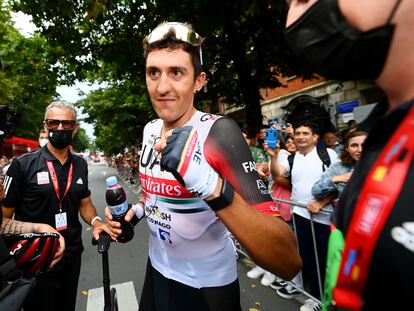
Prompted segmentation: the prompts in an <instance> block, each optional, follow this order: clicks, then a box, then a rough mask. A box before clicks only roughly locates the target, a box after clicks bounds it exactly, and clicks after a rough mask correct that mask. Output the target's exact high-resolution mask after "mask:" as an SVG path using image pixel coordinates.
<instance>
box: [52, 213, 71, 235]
mask: <svg viewBox="0 0 414 311" xmlns="http://www.w3.org/2000/svg"><path fill="white" fill-rule="evenodd" d="M55 223H56V230H57V231H62V230H66V229H67V228H68V220H67V217H66V212H63V213H58V214H56V215H55Z"/></svg>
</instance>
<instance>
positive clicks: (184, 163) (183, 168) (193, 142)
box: [177, 128, 198, 176]
mask: <svg viewBox="0 0 414 311" xmlns="http://www.w3.org/2000/svg"><path fill="white" fill-rule="evenodd" d="M197 141H198V134H197V131H196V130H195V129H194V128H193V129H192V130H191V133H190V137H189V138H188V139H187V142H186V144H185V146H184V149H185V153H183V156H182V157H181V159H180V163H179V164H178V168H177V171H178V172H179V173H180V175H181V176H184V175H185V173H186V172H187V169H188V167H189V166H190V162H191V159H192V157H193V153H194V150H195V148H196V146H197Z"/></svg>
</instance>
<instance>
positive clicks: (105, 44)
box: [14, 0, 306, 141]
mask: <svg viewBox="0 0 414 311" xmlns="http://www.w3.org/2000/svg"><path fill="white" fill-rule="evenodd" d="M14 4H15V6H14V8H15V9H16V10H17V9H19V10H22V11H23V12H25V13H28V14H31V15H32V16H33V21H34V23H35V24H36V25H37V26H38V27H39V28H40V33H41V34H42V35H43V36H44V37H45V38H46V40H47V42H48V43H49V44H51V45H52V46H53V47H54V48H55V49H54V52H55V54H54V58H55V59H59V61H60V64H61V67H60V68H59V70H60V72H61V73H62V74H64V76H65V79H66V80H67V81H68V82H69V83H70V82H71V81H73V79H79V80H82V79H91V80H98V81H108V82H109V85H111V87H112V88H118V87H119V88H121V89H122V87H123V85H125V84H126V83H131V84H132V85H136V86H137V85H139V86H140V87H139V88H137V89H139V90H142V89H143V88H144V87H143V86H145V81H144V77H145V74H144V63H143V57H142V55H141V53H142V39H143V38H144V36H145V35H147V34H148V33H149V31H150V29H153V28H154V27H155V26H156V25H157V24H158V23H159V22H161V21H164V20H178V21H187V22H190V23H192V24H194V25H195V26H196V29H197V31H198V32H199V33H200V34H202V35H203V36H206V37H207V40H206V43H205V44H204V50H203V55H204V60H205V69H206V71H207V74H208V84H207V87H206V88H205V92H201V93H200V94H199V100H200V101H206V102H210V103H214V102H217V101H218V100H223V101H224V102H226V103H227V104H228V105H235V106H240V105H245V107H246V108H245V109H246V112H247V115H248V116H249V118H248V119H247V121H248V123H249V126H250V127H251V128H252V129H257V127H258V126H259V125H260V124H261V123H262V116H261V109H260V95H259V94H260V93H259V90H260V89H261V88H275V87H279V86H281V83H280V81H279V80H278V76H281V75H290V74H292V73H302V72H306V68H305V69H304V68H302V67H301V66H300V64H299V63H298V62H296V59H294V58H293V56H292V55H291V53H290V51H289V50H288V49H287V47H286V46H285V43H284V40H283V33H282V31H283V28H284V22H285V17H286V3H285V1H280V0H263V1H257V0H239V1H237V2H234V1H218V0H191V1H190V0H168V1H161V0H159V1H156V0H150V1H148V0H146V1H145V0H141V1H131V0H119V1H112V2H111V1H108V0H106V1H103V0H86V1H80V0H77V1H68V0H67V1H55V0H42V1H41V0H20V1H19V0H15V1H14ZM171 8H174V10H172V9H171ZM298 64H299V65H298ZM130 90H131V88H130ZM130 96H135V95H133V94H130ZM141 96H142V94H136V98H135V100H133V101H131V102H134V103H139V102H141V101H140V97H141ZM114 100H115V98H114ZM113 104H116V101H114V102H113ZM95 111H96V110H95ZM115 113H123V112H122V111H121V110H118V111H117V112H115ZM126 121H128V122H129V121H132V119H131V120H130V119H128V120H126ZM140 126H142V124H140ZM98 132H99V133H98ZM104 132H105V131H104V130H103V129H100V130H97V132H96V133H95V134H96V135H97V134H99V135H101V134H102V135H103V133H104ZM101 139H102V141H103V140H104V139H103V138H99V140H101Z"/></svg>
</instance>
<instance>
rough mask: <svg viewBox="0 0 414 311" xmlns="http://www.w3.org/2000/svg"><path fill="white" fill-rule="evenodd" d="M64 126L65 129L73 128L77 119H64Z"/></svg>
mask: <svg viewBox="0 0 414 311" xmlns="http://www.w3.org/2000/svg"><path fill="white" fill-rule="evenodd" d="M62 126H63V128H65V129H71V128H73V127H74V126H75V121H73V120H63V121H62Z"/></svg>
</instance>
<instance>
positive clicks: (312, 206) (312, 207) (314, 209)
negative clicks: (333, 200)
mask: <svg viewBox="0 0 414 311" xmlns="http://www.w3.org/2000/svg"><path fill="white" fill-rule="evenodd" d="M323 207H324V205H323V204H322V203H321V202H319V201H317V200H316V201H311V202H309V203H308V211H309V213H312V214H317V213H319V211H320V210H321V209H322V208H323Z"/></svg>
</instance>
